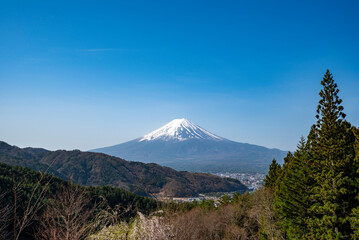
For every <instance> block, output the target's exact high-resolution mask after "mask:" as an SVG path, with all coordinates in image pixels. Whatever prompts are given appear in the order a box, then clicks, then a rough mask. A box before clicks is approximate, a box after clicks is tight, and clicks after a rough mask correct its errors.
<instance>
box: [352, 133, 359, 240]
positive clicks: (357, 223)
mask: <svg viewBox="0 0 359 240" xmlns="http://www.w3.org/2000/svg"><path fill="white" fill-rule="evenodd" d="M352 130H353V133H354V135H355V142H354V151H355V156H356V157H355V162H356V166H358V165H359V164H358V162H359V128H355V127H353V128H352ZM356 173H357V174H359V168H357V171H356ZM355 180H356V187H357V189H359V178H356V179H355ZM356 200H357V201H358V202H359V193H357V196H356ZM350 225H351V228H352V229H353V233H352V238H353V239H359V206H356V207H355V208H353V210H352V214H351V217H350Z"/></svg>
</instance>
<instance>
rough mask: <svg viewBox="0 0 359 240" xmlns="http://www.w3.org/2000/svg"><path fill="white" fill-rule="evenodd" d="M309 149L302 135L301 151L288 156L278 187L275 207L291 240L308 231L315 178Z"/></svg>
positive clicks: (301, 236)
mask: <svg viewBox="0 0 359 240" xmlns="http://www.w3.org/2000/svg"><path fill="white" fill-rule="evenodd" d="M309 157H310V154H309V149H308V145H307V143H306V141H305V138H304V137H302V138H301V139H300V142H299V144H298V146H297V150H296V151H295V152H294V155H293V154H292V153H290V152H289V153H288V154H287V157H286V158H285V159H284V165H283V169H282V173H281V176H280V177H279V180H278V183H277V186H276V188H275V199H274V207H275V210H276V213H277V214H278V217H279V225H280V227H281V229H282V230H284V231H285V235H286V236H287V237H288V238H289V239H300V238H303V236H304V234H305V233H306V224H305V219H306V218H307V215H308V214H307V209H308V197H309V194H308V192H309V187H310V185H311V184H312V182H313V179H312V178H311V176H310V173H309V171H310V170H309Z"/></svg>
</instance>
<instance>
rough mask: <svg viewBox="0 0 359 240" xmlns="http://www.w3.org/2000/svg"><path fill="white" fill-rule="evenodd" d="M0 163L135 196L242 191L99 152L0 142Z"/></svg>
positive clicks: (226, 182)
mask: <svg viewBox="0 0 359 240" xmlns="http://www.w3.org/2000/svg"><path fill="white" fill-rule="evenodd" d="M0 162H4V163H7V164H11V165H17V166H25V167H28V168H31V169H34V170H40V171H46V170H48V172H49V173H52V174H54V175H56V176H58V177H61V178H63V179H65V180H70V181H73V182H74V183H77V184H81V185H90V186H100V185H111V186H114V187H120V188H123V189H125V190H128V191H131V192H135V193H147V194H155V195H161V196H196V195H197V194H199V193H206V192H231V191H245V190H247V188H246V187H245V186H244V185H243V184H242V183H241V182H240V181H238V180H235V179H224V178H220V177H217V176H214V175H210V174H206V173H189V172H178V171H176V170H174V169H171V168H169V167H163V166H160V165H158V164H154V163H150V164H145V163H141V162H130V161H126V160H124V159H121V158H118V157H114V156H109V155H106V154H103V153H93V152H82V151H79V150H73V151H66V150H57V151H48V150H45V149H33V148H18V147H16V146H10V145H9V144H7V143H5V142H1V141H0Z"/></svg>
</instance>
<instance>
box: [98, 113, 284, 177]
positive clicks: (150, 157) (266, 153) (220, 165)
mask: <svg viewBox="0 0 359 240" xmlns="http://www.w3.org/2000/svg"><path fill="white" fill-rule="evenodd" d="M91 151H92V152H101V153H105V154H108V155H113V156H116V157H121V158H124V159H126V160H130V161H140V162H146V163H150V162H152V163H158V164H160V165H165V166H168V167H172V168H174V169H176V170H186V171H196V172H261V173H265V172H266V171H267V170H268V166H269V165H270V163H271V161H272V159H273V158H275V159H277V161H279V162H281V161H282V159H283V158H284V156H285V155H286V152H285V151H281V150H279V149H269V148H265V147H262V146H257V145H252V144H248V143H239V142H235V141H231V140H228V139H226V138H223V137H220V136H217V135H215V134H213V133H211V132H209V131H207V130H205V129H203V128H201V127H200V126H198V125H196V124H194V123H192V122H190V121H189V120H187V119H184V118H183V119H174V120H172V121H171V122H169V123H167V124H166V125H164V126H162V127H161V128H159V129H157V130H155V131H153V132H151V133H148V134H146V135H144V136H142V137H140V138H137V139H134V140H132V141H129V142H125V143H122V144H118V145H114V146H110V147H104V148H98V149H94V150H91Z"/></svg>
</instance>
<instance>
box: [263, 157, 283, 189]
mask: <svg viewBox="0 0 359 240" xmlns="http://www.w3.org/2000/svg"><path fill="white" fill-rule="evenodd" d="M280 171H281V166H280V165H279V164H278V163H277V161H276V160H275V159H273V160H272V163H271V165H270V166H269V171H268V174H267V176H266V177H265V179H264V187H265V188H273V189H274V187H275V185H276V183H277V180H278V177H279V175H280Z"/></svg>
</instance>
